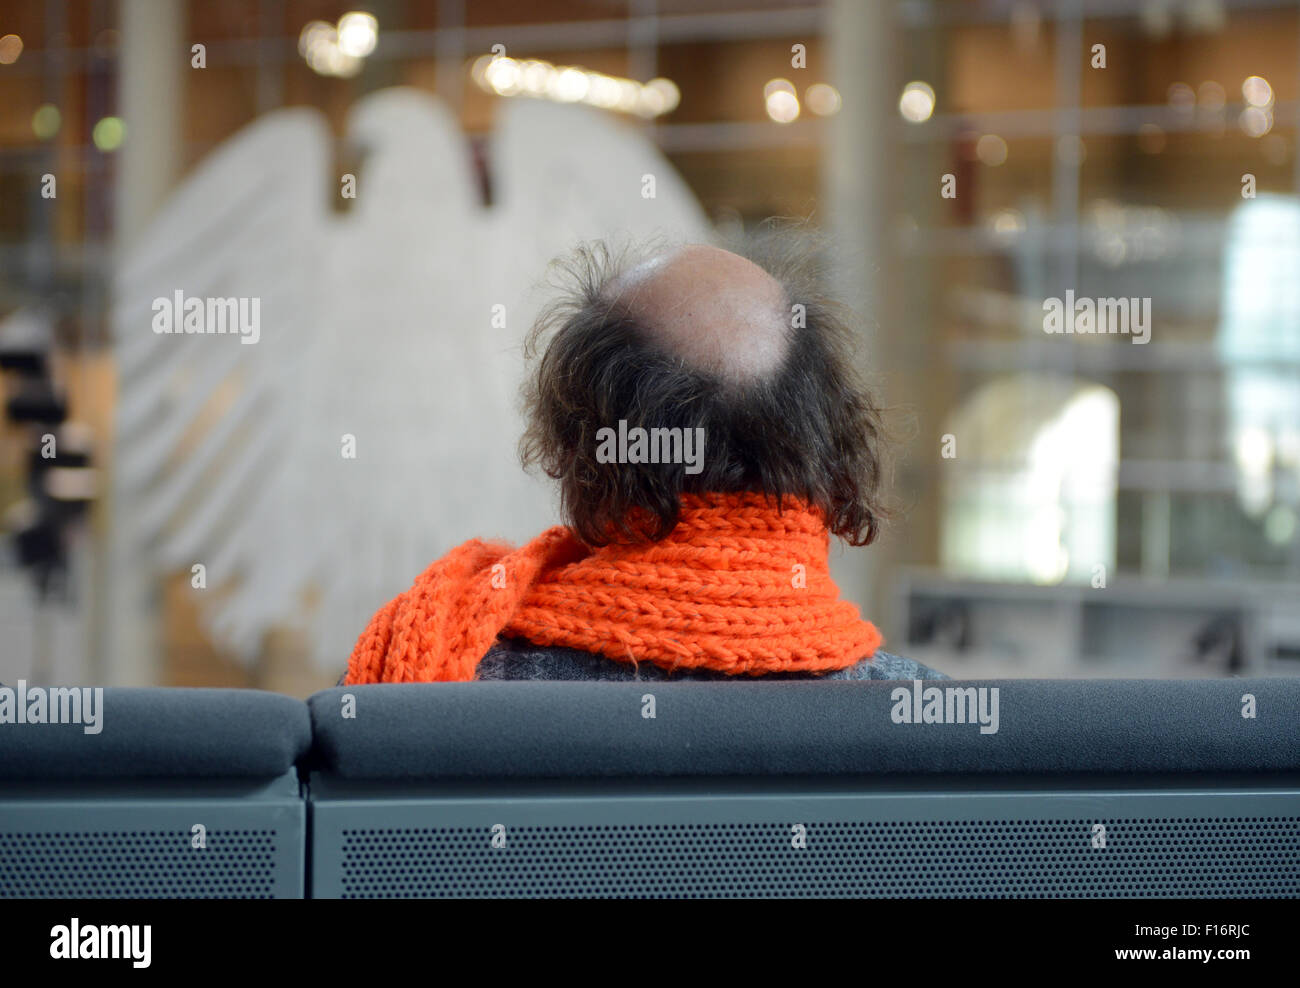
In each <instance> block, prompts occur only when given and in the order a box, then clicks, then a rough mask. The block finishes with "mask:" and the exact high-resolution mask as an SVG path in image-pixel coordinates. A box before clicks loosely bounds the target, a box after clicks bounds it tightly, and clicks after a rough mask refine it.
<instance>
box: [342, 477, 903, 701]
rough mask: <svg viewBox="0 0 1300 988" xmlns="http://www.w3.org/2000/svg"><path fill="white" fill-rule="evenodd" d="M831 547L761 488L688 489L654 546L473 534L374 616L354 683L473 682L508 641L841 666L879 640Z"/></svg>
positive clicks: (697, 663)
mask: <svg viewBox="0 0 1300 988" xmlns="http://www.w3.org/2000/svg"><path fill="white" fill-rule="evenodd" d="M828 550H829V535H828V533H827V530H826V525H825V522H824V520H823V518H822V516H821V514H820V513H819V512H817V511H814V510H812V509H810V508H808V507H806V506H804V505H803V504H801V503H798V502H790V501H787V502H785V504H784V506H783V510H781V511H778V510H777V509H776V508H775V507H774V506H772V505H771V504H770V503H769V502H767V501H766V500H765V499H764V498H763V497H762V496H761V495H757V494H725V495H722V494H712V495H701V496H693V495H686V496H684V497H683V498H682V510H681V520H680V521H679V522H678V524H677V526H676V527H675V528H674V529H673V531H672V532H671V533H670V534H669V535H668V537H667V538H666V539H664V540H662V541H660V542H655V543H651V544H639V545H608V546H604V547H601V548H598V549H592V548H589V547H587V546H585V545H584V544H583V543H581V542H580V541H578V539H577V538H576V537H575V536H574V535H573V533H572V532H571V531H570V530H569V529H568V528H565V527H562V526H561V527H556V528H551V529H548V530H547V531H546V532H544V533H542V534H541V535H539V536H538V537H537V538H535V539H533V540H532V541H531V542H529V543H527V544H526V545H523V546H521V547H520V548H518V549H512V548H511V547H510V546H508V545H503V544H500V543H487V542H483V541H480V540H478V539H474V540H471V541H469V542H466V543H465V544H464V545H461V546H459V547H458V548H456V549H453V550H452V551H451V552H449V553H448V554H447V555H446V556H444V557H443V558H441V559H439V560H438V561H437V562H435V563H434V564H433V565H432V566H430V567H429V568H428V569H427V570H425V571H424V572H423V573H422V574H420V576H419V578H417V579H416V581H415V584H414V585H413V586H412V587H411V589H410V590H408V591H406V592H405V593H403V594H401V595H400V596H398V597H395V598H394V599H393V600H391V601H389V603H388V604H387V605H385V606H384V607H383V608H382V609H381V610H380V611H379V612H378V613H377V614H376V615H375V616H374V618H373V619H372V620H371V622H370V625H369V627H367V628H366V630H365V632H364V633H363V634H362V635H361V637H360V639H359V640H358V641H357V644H356V648H355V649H354V650H353V652H352V658H351V661H350V662H349V663H348V674H347V677H346V679H345V682H347V683H374V682H399V683H405V682H429V681H441V680H470V679H473V678H474V669H475V667H476V666H477V665H478V663H479V660H480V659H481V658H482V657H483V656H484V655H485V654H486V653H487V651H488V650H489V648H491V646H492V644H493V643H494V642H495V641H496V639H497V637H498V636H501V635H504V636H507V637H511V638H516V637H517V638H524V639H527V640H528V641H530V642H532V643H533V644H535V645H542V646H566V647H569V648H576V649H580V650H582V651H585V652H592V653H599V654H601V655H604V656H606V657H608V658H610V659H614V660H616V661H619V662H631V663H634V664H635V663H637V662H651V663H653V664H654V665H657V666H660V667H661V668H664V669H669V670H672V669H707V670H711V671H715V672H722V673H728V674H733V675H738V674H742V673H745V674H749V675H755V676H756V675H762V674H764V673H770V672H829V671H832V670H835V669H843V668H845V667H847V666H851V665H853V664H854V663H856V662H858V661H859V660H861V659H863V658H865V657H867V656H870V655H872V654H873V653H874V652H875V650H876V648H877V647H878V646H879V645H880V643H881V637H880V632H878V631H877V630H876V628H875V627H874V626H873V625H871V624H869V623H867V622H866V621H863V620H862V619H861V618H860V617H859V616H858V611H857V608H856V607H854V606H853V605H852V604H850V603H847V602H846V601H842V600H840V599H839V590H838V588H837V587H836V586H835V583H834V582H833V581H832V579H831V576H830V571H829V568H828V566H827V553H828Z"/></svg>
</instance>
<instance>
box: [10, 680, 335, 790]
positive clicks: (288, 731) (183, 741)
mask: <svg viewBox="0 0 1300 988" xmlns="http://www.w3.org/2000/svg"><path fill="white" fill-rule="evenodd" d="M310 746H311V724H310V721H309V719H308V716H307V707H306V705H305V704H303V703H302V701H300V700H295V699H293V698H292V697H288V696H281V695H280V694H278V693H266V692H262V691H260V690H238V689H105V690H104V693H103V727H102V730H101V731H100V733H98V734H86V733H85V731H84V729H83V727H82V725H80V724H0V779H12V780H17V779H27V780H41V781H50V782H53V781H60V780H68V779H95V778H102V779H108V778H112V779H132V778H135V779H161V778H176V777H183V778H258V779H263V778H273V777H275V776H279V775H282V774H284V773H285V772H287V771H288V770H289V769H290V768H291V767H292V766H293V765H294V764H295V763H296V762H297V761H298V760H299V759H301V758H302V757H303V756H304V755H305V754H306V752H307V750H308V748H309V747H310Z"/></svg>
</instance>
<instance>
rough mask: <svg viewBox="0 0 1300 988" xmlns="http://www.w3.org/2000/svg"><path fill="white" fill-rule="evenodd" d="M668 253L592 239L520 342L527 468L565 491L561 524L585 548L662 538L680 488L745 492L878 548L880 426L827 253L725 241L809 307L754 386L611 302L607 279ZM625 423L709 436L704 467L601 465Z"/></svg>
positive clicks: (784, 243) (790, 244)
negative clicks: (704, 362) (674, 345)
mask: <svg viewBox="0 0 1300 988" xmlns="http://www.w3.org/2000/svg"><path fill="white" fill-rule="evenodd" d="M662 246H663V245H662V244H658V245H654V246H653V247H652V246H642V247H640V248H632V247H623V248H615V247H611V246H610V245H609V244H607V243H595V244H587V245H583V246H580V247H579V248H577V249H576V250H575V251H574V252H573V253H572V255H570V256H569V257H567V258H565V259H563V260H560V261H557V262H556V263H555V265H553V270H554V271H556V272H557V273H558V275H559V278H558V280H555V281H553V285H554V287H556V288H558V289H559V290H560V296H559V300H558V301H556V302H554V303H553V304H551V305H550V306H549V307H548V308H547V309H545V310H544V311H543V312H542V314H541V316H540V317H539V319H538V321H537V323H536V324H535V325H534V327H533V329H532V331H531V332H530V333H529V335H528V338H527V340H526V343H525V356H526V357H527V358H528V359H529V360H530V361H535V364H534V366H533V367H532V370H531V373H530V375H529V377H528V379H527V380H526V382H525V385H524V391H523V398H524V408H525V412H526V415H527V419H528V426H527V429H526V431H525V433H524V435H523V438H522V439H521V440H520V457H521V459H522V460H523V463H524V466H525V467H530V466H533V465H537V466H539V467H540V468H541V469H542V470H543V471H544V472H545V473H546V474H547V475H548V476H550V477H552V478H554V479H555V480H557V481H559V487H560V499H561V509H562V512H563V516H564V519H565V521H566V523H567V524H568V525H569V527H570V528H572V529H573V531H574V532H575V533H576V534H577V535H578V537H579V538H580V539H582V541H583V542H585V543H586V544H588V545H591V546H600V545H607V544H609V543H611V542H644V541H647V540H653V541H658V540H660V539H662V538H664V537H665V536H667V535H668V533H669V532H671V531H672V530H673V528H674V526H675V525H676V524H677V520H678V517H679V513H680V510H681V504H680V502H681V495H682V494H686V493H694V494H703V493H730V492H740V491H749V492H756V493H762V494H765V495H767V496H768V497H769V498H770V499H772V501H773V502H774V503H775V504H776V505H777V506H778V508H779V507H780V506H781V504H782V500H783V498H788V497H795V498H799V499H802V500H803V501H805V502H807V503H808V504H810V505H811V506H813V507H814V508H816V509H819V510H820V511H821V512H822V514H823V515H824V517H825V518H826V522H827V526H828V528H829V529H830V530H831V531H832V532H834V533H835V534H836V535H838V536H839V537H841V538H843V539H844V540H845V541H847V542H849V543H850V544H852V545H867V544H868V543H870V542H872V541H873V540H874V539H875V538H876V536H877V534H878V532H879V528H880V525H881V522H882V520H883V519H884V517H885V516H886V514H887V513H888V512H887V510H886V508H885V505H884V503H883V499H882V487H883V479H884V476H883V475H884V460H883V453H884V446H885V436H884V430H883V427H882V423H881V418H880V412H879V409H878V408H877V407H876V406H875V405H874V403H873V401H872V399H871V396H870V394H869V393H868V392H867V390H866V388H865V387H864V386H863V384H862V383H861V382H860V381H859V379H858V376H857V374H856V373H855V371H854V365H853V347H852V344H853V334H852V332H851V331H850V329H849V328H848V327H849V325H850V323H849V320H848V318H847V317H846V315H845V313H844V312H843V311H842V310H841V308H840V307H839V306H838V305H837V304H836V303H834V302H833V301H832V300H830V299H829V298H827V297H826V296H825V295H824V294H823V293H822V291H821V289H820V285H821V284H822V282H823V275H824V272H823V270H822V265H821V261H820V257H821V256H822V252H821V251H820V250H819V245H817V244H815V243H812V242H811V241H810V238H809V237H808V235H807V234H805V233H800V234H796V233H793V232H791V231H790V230H788V229H785V228H767V229H766V230H765V231H764V232H762V233H761V234H760V235H759V236H757V237H753V238H750V239H749V240H748V241H747V242H746V243H744V244H742V245H739V246H738V247H735V246H733V247H731V249H733V250H734V251H735V252H736V253H738V254H741V255H742V256H745V257H748V258H749V259H750V260H751V261H753V262H754V263H756V264H758V265H759V266H760V267H762V268H764V269H765V270H766V271H767V272H768V273H769V274H771V275H772V276H773V277H774V278H775V279H776V280H777V282H778V283H779V284H780V285H781V286H782V289H783V290H784V294H785V310H786V312H794V311H795V310H794V306H796V305H802V306H803V307H804V313H803V315H804V319H803V320H801V321H798V320H793V319H792V327H793V328H792V330H791V337H790V345H789V350H788V352H787V354H786V355H785V358H784V360H783V362H782V364H781V366H780V367H779V368H778V370H777V371H776V373H774V374H771V375H768V376H766V377H763V378H760V379H757V380H751V381H745V382H735V381H728V380H723V379H722V378H720V377H718V376H716V375H713V374H710V373H705V372H701V371H699V370H697V369H693V368H691V367H688V366H686V365H685V364H684V363H683V361H682V360H680V359H679V358H676V357H674V356H673V355H672V354H670V353H668V352H666V351H664V350H663V349H661V348H659V347H657V346H655V345H654V344H653V343H652V342H650V339H649V337H648V336H647V334H646V333H645V331H644V329H643V327H642V326H640V325H638V324H637V321H636V320H635V319H634V318H633V317H632V316H631V315H630V314H629V313H628V312H627V311H625V310H624V309H622V308H621V307H619V306H618V305H616V304H614V303H613V302H612V301H611V299H610V298H609V294H608V292H607V289H608V287H609V285H610V283H611V281H613V280H614V279H615V278H616V277H618V275H619V274H620V273H622V272H623V271H625V270H627V268H628V267H629V266H630V265H631V264H632V263H633V262H635V261H636V260H639V259H640V258H642V257H645V256H648V255H649V254H651V253H653V252H654V247H662ZM539 353H540V360H538V359H537V357H538V355H539ZM620 420H624V421H626V423H627V427H628V429H632V428H635V427H638V426H639V427H641V428H643V429H646V430H647V431H649V430H650V429H652V428H669V429H674V428H680V429H694V428H703V429H704V436H705V439H706V440H707V442H706V444H705V450H704V457H703V464H702V469H700V468H699V466H698V465H697V467H696V469H697V470H698V471H699V472H696V473H689V472H687V469H686V468H687V465H686V464H684V463H617V464H611V463H607V462H601V461H600V460H599V459H598V457H597V447H598V444H599V438H598V435H597V433H598V432H599V431H600V430H601V429H602V428H607V427H608V428H612V427H615V426H617V424H618V423H619V421H620ZM679 458H680V457H679Z"/></svg>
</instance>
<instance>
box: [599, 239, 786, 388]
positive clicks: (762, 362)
mask: <svg viewBox="0 0 1300 988" xmlns="http://www.w3.org/2000/svg"><path fill="white" fill-rule="evenodd" d="M605 294H606V297H607V299H608V300H609V301H610V302H611V303H613V304H614V305H617V306H618V307H620V308H622V309H624V311H626V312H627V313H628V314H629V315H631V316H632V317H633V318H634V319H635V320H636V321H637V323H638V324H639V325H641V326H642V327H643V328H644V330H645V332H646V334H647V335H648V336H649V338H650V342H651V343H653V344H654V345H656V346H657V347H659V348H660V349H661V350H664V351H666V352H668V353H670V354H672V355H673V356H675V357H678V358H680V359H681V360H682V361H683V362H684V363H685V364H687V366H689V367H692V368H694V369H697V370H702V371H706V372H708V373H712V374H717V375H718V376H720V377H723V378H725V379H728V380H732V381H745V380H752V379H754V378H756V377H763V376H765V375H768V374H772V373H774V372H775V371H776V370H777V369H778V368H779V367H780V365H781V362H782V361H783V360H784V359H785V355H786V351H787V349H788V347H789V333H788V328H787V327H788V321H787V319H786V314H785V294H784V292H783V291H782V288H781V285H780V283H779V282H777V280H776V279H775V278H773V277H772V276H771V275H770V274H768V273H767V272H766V271H764V270H763V269H762V268H760V267H759V266H758V265H757V264H755V263H754V262H752V261H749V260H746V259H745V258H743V257H740V256H739V255H736V254H733V253H731V252H730V251H725V250H722V249H721V248H718V247H710V246H706V245H704V244H690V245H688V246H685V247H678V248H675V249H673V250H670V251H667V252H665V253H663V254H659V255H656V256H655V257H652V258H650V259H649V260H646V261H643V262H642V263H640V264H638V265H636V266H635V267H633V268H631V269H630V270H628V271H626V272H624V273H623V274H622V275H620V276H619V277H618V278H616V279H614V281H613V282H612V283H611V284H610V285H609V286H608V287H607V289H606V293H605Z"/></svg>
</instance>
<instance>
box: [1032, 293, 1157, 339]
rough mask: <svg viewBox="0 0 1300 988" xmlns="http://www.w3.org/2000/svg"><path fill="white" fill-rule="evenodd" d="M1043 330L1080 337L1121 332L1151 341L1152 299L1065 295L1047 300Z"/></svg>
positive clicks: (1044, 304)
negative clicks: (1061, 297)
mask: <svg viewBox="0 0 1300 988" xmlns="http://www.w3.org/2000/svg"><path fill="white" fill-rule="evenodd" d="M1043 332H1044V333H1049V334H1057V333H1071V334H1075V335H1080V336H1088V335H1102V336H1104V335H1106V334H1108V333H1119V334H1122V335H1128V336H1132V337H1133V342H1134V343H1149V342H1151V299H1149V298H1095V299H1094V298H1075V297H1074V292H1073V291H1067V292H1066V293H1065V298H1064V299H1060V298H1056V297H1052V298H1048V299H1044V300H1043Z"/></svg>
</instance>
